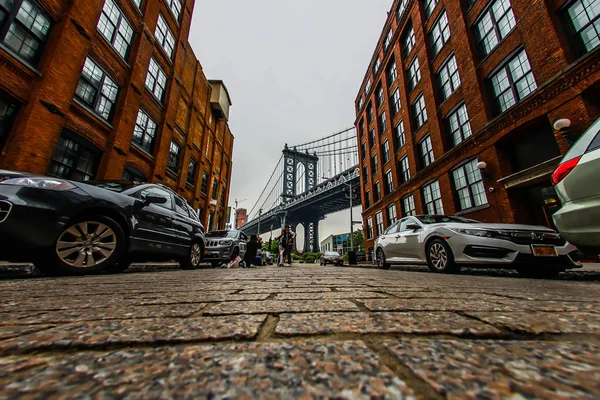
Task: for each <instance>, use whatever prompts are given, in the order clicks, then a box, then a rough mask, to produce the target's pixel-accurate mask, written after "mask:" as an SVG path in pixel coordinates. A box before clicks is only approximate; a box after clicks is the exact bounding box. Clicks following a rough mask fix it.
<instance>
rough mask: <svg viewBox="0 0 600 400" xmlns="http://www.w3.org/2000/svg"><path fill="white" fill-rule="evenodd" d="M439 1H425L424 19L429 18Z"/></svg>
mask: <svg viewBox="0 0 600 400" xmlns="http://www.w3.org/2000/svg"><path fill="white" fill-rule="evenodd" d="M438 2H439V0H425V1H424V3H425V17H426V18H429V17H431V14H433V10H435V6H437V4H438Z"/></svg>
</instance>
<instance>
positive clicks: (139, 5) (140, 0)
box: [133, 0, 142, 10]
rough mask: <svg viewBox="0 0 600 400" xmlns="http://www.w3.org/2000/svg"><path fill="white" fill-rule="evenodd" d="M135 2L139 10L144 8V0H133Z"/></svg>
mask: <svg viewBox="0 0 600 400" xmlns="http://www.w3.org/2000/svg"><path fill="white" fill-rule="evenodd" d="M133 4H135V6H136V7H137V8H138V10H141V9H142V0H133Z"/></svg>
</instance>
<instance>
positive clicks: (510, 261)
mask: <svg viewBox="0 0 600 400" xmlns="http://www.w3.org/2000/svg"><path fill="white" fill-rule="evenodd" d="M578 253H579V252H578V250H577V248H576V247H575V246H573V245H572V244H570V243H568V242H567V241H566V240H565V239H563V238H562V237H561V236H560V234H558V233H557V232H555V231H553V230H552V229H549V228H546V227H543V226H530V225H516V224H483V223H479V222H474V221H473V220H467V219H465V218H460V217H447V216H444V215H420V216H417V217H406V218H403V219H401V220H400V221H398V222H396V223H395V224H393V225H392V226H390V227H389V228H388V229H387V230H386V231H385V232H384V233H383V234H382V235H381V236H379V237H378V238H377V240H376V243H375V257H376V262H377V265H378V266H379V267H380V268H383V269H388V268H390V266H391V265H392V264H427V265H428V266H429V269H430V270H431V271H433V272H455V271H458V270H459V269H460V267H461V266H463V265H469V266H485V267H501V268H515V269H517V270H518V271H519V273H520V274H522V275H524V276H529V277H550V276H553V275H556V274H558V273H559V272H561V271H564V270H566V269H570V268H580V267H581V264H580V263H579V262H578V261H577V254H578Z"/></svg>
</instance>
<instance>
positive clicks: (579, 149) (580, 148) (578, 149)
mask: <svg viewBox="0 0 600 400" xmlns="http://www.w3.org/2000/svg"><path fill="white" fill-rule="evenodd" d="M599 129H600V119H598V120H596V122H594V124H593V125H592V126H590V128H589V129H588V130H587V131H585V133H584V134H583V135H581V137H580V138H579V140H577V142H575V144H574V145H573V146H572V147H571V148H570V149H569V151H567V154H565V156H564V157H563V159H562V160H561V164H562V163H564V162H565V161H569V160H572V159H574V158H576V157H581V156H582V155H584V154H585V153H586V151H590V150H589V148H590V146H591V143H592V142H593V141H595V139H596V138H597V137H598V130H599Z"/></svg>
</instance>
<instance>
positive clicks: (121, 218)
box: [67, 207, 132, 245]
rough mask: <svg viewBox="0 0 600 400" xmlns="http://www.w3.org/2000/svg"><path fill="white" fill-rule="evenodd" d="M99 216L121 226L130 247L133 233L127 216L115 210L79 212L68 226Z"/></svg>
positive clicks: (103, 208) (95, 209) (96, 209)
mask: <svg viewBox="0 0 600 400" xmlns="http://www.w3.org/2000/svg"><path fill="white" fill-rule="evenodd" d="M98 215H104V216H106V217H108V218H110V219H112V220H114V221H115V222H116V223H117V224H119V226H120V227H121V229H123V233H125V240H126V243H127V245H129V239H130V236H131V233H132V228H131V225H130V223H129V222H128V220H127V218H126V217H125V215H123V214H121V213H120V212H118V211H116V210H113V209H111V208H107V207H91V208H86V209H84V210H81V211H79V212H78V213H77V214H75V215H73V216H72V217H71V218H69V221H68V222H67V225H69V224H71V223H72V222H73V221H75V220H78V219H81V218H83V217H95V216H98Z"/></svg>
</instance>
